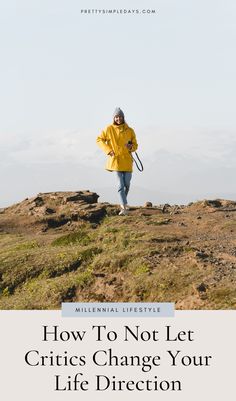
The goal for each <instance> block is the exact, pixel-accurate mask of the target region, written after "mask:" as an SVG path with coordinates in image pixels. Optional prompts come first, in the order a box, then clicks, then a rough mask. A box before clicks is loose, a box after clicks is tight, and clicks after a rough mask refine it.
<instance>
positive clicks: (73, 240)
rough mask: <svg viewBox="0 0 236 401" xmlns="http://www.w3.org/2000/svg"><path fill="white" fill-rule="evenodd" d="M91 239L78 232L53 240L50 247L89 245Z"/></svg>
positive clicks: (85, 234) (82, 232)
mask: <svg viewBox="0 0 236 401" xmlns="http://www.w3.org/2000/svg"><path fill="white" fill-rule="evenodd" d="M91 241H92V239H91V238H90V237H89V235H88V234H87V233H86V232H84V231H78V232H74V233H70V234H67V235H63V236H61V237H59V238H57V239H55V240H54V241H53V242H52V243H51V245H52V246H66V245H74V244H80V245H89V244H90V243H91Z"/></svg>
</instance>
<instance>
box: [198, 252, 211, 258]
mask: <svg viewBox="0 0 236 401" xmlns="http://www.w3.org/2000/svg"><path fill="white" fill-rule="evenodd" d="M196 256H197V257H198V258H200V259H205V258H208V255H207V254H206V253H205V252H204V251H198V252H196Z"/></svg>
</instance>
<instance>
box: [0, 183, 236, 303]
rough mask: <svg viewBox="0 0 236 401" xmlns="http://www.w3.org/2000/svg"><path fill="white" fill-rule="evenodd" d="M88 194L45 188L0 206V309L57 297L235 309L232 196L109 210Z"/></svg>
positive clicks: (234, 205)
mask: <svg viewBox="0 0 236 401" xmlns="http://www.w3.org/2000/svg"><path fill="white" fill-rule="evenodd" d="M97 199H98V195H97V194H95V193H91V192H89V191H77V192H73V193H72V192H57V193H56V192H53V193H46V194H39V195H37V196H36V197H34V198H31V199H26V200H24V201H23V202H21V203H19V204H16V205H13V206H11V207H8V208H5V209H1V210H0V244H1V248H0V249H1V250H0V309H58V308H60V303H61V302H62V301H63V302H65V301H68V302H70V301H78V302H80V301H90V302H95V301H100V302H112V301H113V302H121V301H123V302H125V301H130V302H131V301H132V302H138V301H139V302H142V301H150V302H154V301H155V302H175V303H176V308H177V309H229V308H236V285H235V284H236V236H235V233H236V215H235V211H236V202H232V201H226V200H215V201H206V200H205V201H201V202H196V203H193V204H190V205H188V206H169V205H165V206H156V207H133V208H131V210H130V213H129V215H128V216H118V215H117V213H118V210H119V209H118V206H116V205H110V204H108V203H97Z"/></svg>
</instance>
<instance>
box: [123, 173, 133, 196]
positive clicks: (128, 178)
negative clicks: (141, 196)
mask: <svg viewBox="0 0 236 401" xmlns="http://www.w3.org/2000/svg"><path fill="white" fill-rule="evenodd" d="M131 178H132V173H131V172H129V171H125V172H124V183H125V195H126V197H127V195H128V192H129V188H130V181H131ZM127 203H128V202H127V198H126V204H127Z"/></svg>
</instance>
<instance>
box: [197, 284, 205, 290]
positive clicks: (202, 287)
mask: <svg viewBox="0 0 236 401" xmlns="http://www.w3.org/2000/svg"><path fill="white" fill-rule="evenodd" d="M197 290H198V291H199V292H206V290H207V285H206V284H204V283H201V284H200V285H198V286H197Z"/></svg>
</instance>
